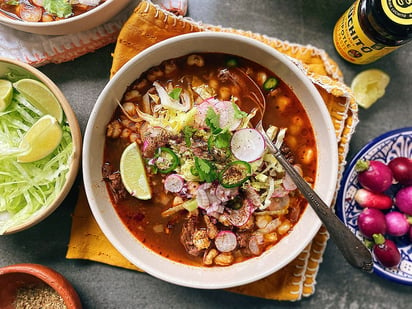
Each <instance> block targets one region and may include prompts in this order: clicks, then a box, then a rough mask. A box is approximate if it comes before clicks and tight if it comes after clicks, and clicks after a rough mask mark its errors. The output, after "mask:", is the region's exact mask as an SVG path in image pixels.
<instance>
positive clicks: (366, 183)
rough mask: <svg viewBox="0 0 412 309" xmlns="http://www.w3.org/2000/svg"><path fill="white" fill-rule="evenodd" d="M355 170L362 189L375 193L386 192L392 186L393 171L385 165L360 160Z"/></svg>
mask: <svg viewBox="0 0 412 309" xmlns="http://www.w3.org/2000/svg"><path fill="white" fill-rule="evenodd" d="M355 170H356V171H357V172H358V181H359V183H360V184H361V185H362V187H364V188H366V189H368V190H370V191H373V192H384V191H386V190H387V189H389V187H390V186H391V185H392V180H393V176H392V171H391V169H390V168H389V167H388V166H387V165H386V164H385V163H382V162H380V161H376V160H363V159H362V160H359V161H357V162H356V165H355Z"/></svg>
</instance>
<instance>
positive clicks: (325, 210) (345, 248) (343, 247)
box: [260, 130, 373, 272]
mask: <svg viewBox="0 0 412 309" xmlns="http://www.w3.org/2000/svg"><path fill="white" fill-rule="evenodd" d="M260 131H261V130H260ZM261 133H262V135H263V136H264V138H265V140H266V142H267V146H268V147H269V149H270V150H271V152H272V153H273V155H274V156H275V157H276V159H277V160H278V161H279V163H280V164H281V165H282V166H283V168H284V169H285V170H286V172H287V173H288V174H289V176H290V177H291V178H292V179H293V181H294V182H295V184H296V186H297V187H298V189H299V190H300V192H301V193H302V194H303V195H304V196H305V198H306V200H307V201H308V202H309V204H310V205H311V206H312V208H313V210H314V211H315V212H316V214H317V215H318V217H319V219H320V220H321V221H322V223H323V224H324V225H325V227H326V229H327V230H328V232H329V235H330V237H331V238H332V239H333V241H334V243H335V245H336V246H337V247H338V249H339V250H340V251H341V252H342V255H343V256H344V257H345V259H346V260H347V261H348V262H349V264H351V265H352V266H354V267H356V268H359V269H361V270H363V271H366V272H372V270H373V261H372V255H371V253H370V251H369V250H368V248H366V247H365V245H364V244H363V243H362V241H361V240H360V239H358V238H357V237H356V236H355V235H354V234H353V233H352V231H351V230H350V229H349V228H348V227H347V226H345V224H343V222H342V221H341V220H340V219H339V218H338V217H337V216H336V215H335V214H334V212H333V211H332V210H331V209H330V208H329V207H328V206H327V205H326V204H325V202H323V200H322V199H321V198H320V197H319V195H318V194H317V193H316V192H315V191H314V190H313V189H312V187H311V186H310V185H309V184H308V183H307V182H306V181H305V180H304V179H303V177H302V176H301V175H300V174H299V173H298V172H297V170H296V169H295V168H294V167H293V166H292V165H291V164H290V163H289V162H288V161H287V160H286V158H285V157H284V156H283V155H282V153H281V152H280V151H279V149H277V148H276V147H275V146H274V145H273V143H272V142H271V141H270V140H269V138H268V137H267V135H266V134H265V133H264V132H262V131H261Z"/></svg>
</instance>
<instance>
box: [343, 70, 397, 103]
mask: <svg viewBox="0 0 412 309" xmlns="http://www.w3.org/2000/svg"><path fill="white" fill-rule="evenodd" d="M389 81H390V77H389V75H388V74H386V73H385V72H383V71H381V70H378V69H369V70H365V71H362V72H360V73H359V74H358V75H356V76H355V78H354V79H353V80H352V84H351V89H352V91H353V94H354V96H355V100H356V102H357V103H358V105H359V106H362V107H363V108H369V107H370V106H372V104H373V103H375V102H376V101H377V100H378V99H379V98H381V97H382V96H383V95H384V94H385V88H386V86H388V84H389Z"/></svg>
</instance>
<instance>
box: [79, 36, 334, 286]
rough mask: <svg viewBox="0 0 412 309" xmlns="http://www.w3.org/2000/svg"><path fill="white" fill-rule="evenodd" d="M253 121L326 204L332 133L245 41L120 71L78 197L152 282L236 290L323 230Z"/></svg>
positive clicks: (286, 74)
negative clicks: (82, 191) (83, 193)
mask: <svg viewBox="0 0 412 309" xmlns="http://www.w3.org/2000/svg"><path fill="white" fill-rule="evenodd" d="M259 121H262V122H263V124H264V127H265V129H266V130H267V133H268V134H269V135H270V136H271V138H272V140H273V142H274V143H277V144H278V146H279V147H280V149H281V151H282V152H283V154H284V155H285V156H286V157H287V158H288V160H289V161H290V162H291V163H292V164H293V165H294V166H295V168H296V169H298V170H299V172H300V173H301V174H302V175H303V177H304V178H305V179H306V181H307V182H309V183H310V184H311V185H312V186H313V187H314V188H315V190H316V191H317V192H318V194H319V195H320V196H321V197H322V198H323V199H324V200H325V202H326V203H331V202H332V200H333V196H334V192H335V188H336V181H337V169H338V161H337V160H338V159H337V143H336V139H335V133H334V132H335V131H334V128H333V125H332V123H331V119H330V116H329V114H328V111H327V110H326V108H325V105H324V102H323V100H322V98H321V97H320V95H319V93H318V92H317V90H316V88H315V87H314V86H313V84H312V83H311V82H310V81H309V80H308V79H307V77H306V76H305V75H304V74H303V73H302V72H301V71H300V70H299V69H298V68H297V67H296V66H295V65H294V64H293V63H292V62H291V61H290V60H289V59H287V58H286V57H285V56H283V55H281V54H279V53H278V52H276V51H275V50H273V49H272V48H270V47H268V46H266V45H265V44H262V43H260V42H257V41H255V40H253V39H249V38H245V37H242V36H238V35H233V34H224V33H195V34H187V35H182V36H178V37H176V38H172V39H168V40H166V41H163V42H160V43H158V44H156V45H154V46H152V47H150V48H148V49H147V50H145V51H143V52H142V53H140V54H139V55H137V56H136V57H135V58H133V59H132V60H130V61H129V62H128V63H126V64H125V65H124V67H123V68H122V69H121V70H119V71H118V72H117V73H116V74H115V76H114V77H113V78H112V80H111V81H110V82H109V83H108V84H107V86H106V87H105V89H104V90H103V92H102V93H101V95H100V97H99V99H98V101H97V103H96V105H95V107H94V109H93V111H92V114H91V117H90V121H89V123H88V125H87V128H86V132H85V143H84V144H85V146H84V157H83V174H84V181H85V187H86V193H87V197H88V200H89V203H90V206H91V209H92V212H93V214H94V216H95V218H96V220H97V222H98V224H99V225H100V227H101V228H102V231H103V232H104V234H105V235H106V236H107V238H108V239H109V241H110V242H111V243H112V244H113V245H114V246H115V247H116V248H117V249H118V250H119V251H120V252H121V253H122V254H123V255H124V256H125V257H126V258H127V259H128V260H129V261H131V262H132V263H133V264H135V265H136V266H138V267H140V268H141V269H143V270H145V271H147V272H148V273H150V274H152V275H153V276H155V277H157V278H160V279H162V280H166V281H168V282H172V283H175V284H179V285H183V286H190V287H195V288H210V289H215V288H227V287H233V286H238V285H241V284H245V283H249V282H252V281H256V280H258V279H261V278H263V277H265V276H267V275H269V274H271V273H273V272H275V271H277V270H279V269H280V268H282V267H283V266H285V265H287V264H288V263H289V262H291V261H292V260H293V259H294V258H296V257H297V255H298V254H299V253H300V252H301V251H302V250H303V249H304V248H305V247H306V246H307V244H308V243H309V242H310V241H311V240H312V239H313V237H314V236H315V234H316V232H317V231H318V229H319V227H320V226H321V222H320V220H319V219H318V218H317V216H316V214H315V213H314V212H313V210H312V209H311V208H310V207H309V206H308V205H307V202H306V201H305V199H304V198H303V197H302V195H301V194H300V192H299V191H298V190H297V189H296V186H295V185H294V183H293V182H292V181H291V179H290V178H289V176H288V175H287V174H286V173H285V171H284V170H283V168H282V167H281V166H280V165H279V163H278V162H277V161H276V159H275V158H274V157H273V155H272V154H271V153H270V152H269V151H268V150H267V147H266V145H265V143H264V141H263V138H262V136H261V135H260V133H259V132H258V131H257V130H255V129H254V128H255V126H256V124H257V123H258V122H259Z"/></svg>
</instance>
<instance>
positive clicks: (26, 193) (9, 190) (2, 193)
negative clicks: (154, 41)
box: [0, 58, 81, 235]
mask: <svg viewBox="0 0 412 309" xmlns="http://www.w3.org/2000/svg"><path fill="white" fill-rule="evenodd" d="M22 78H32V79H36V80H38V81H40V82H42V83H43V84H44V85H46V86H47V87H48V88H49V89H50V90H51V91H52V93H53V94H54V95H55V96H56V98H57V99H58V101H59V103H60V104H61V106H62V109H63V113H64V117H63V121H62V123H61V127H62V131H63V137H62V140H61V142H60V144H59V146H58V147H57V148H56V149H55V150H54V151H53V152H52V153H51V154H50V155H48V156H46V157H45V158H43V159H40V160H38V161H35V162H31V163H19V162H18V160H17V155H18V154H19V143H20V141H21V139H22V136H23V135H24V133H25V132H27V130H28V129H29V128H30V127H31V126H32V125H33V124H34V123H35V122H36V121H37V120H38V119H40V118H41V117H42V116H43V114H42V112H40V111H39V110H37V109H36V108H34V107H33V106H31V105H30V103H29V102H28V101H27V100H26V99H25V98H24V96H22V95H21V94H19V93H18V92H17V91H14V93H13V99H12V101H11V103H10V104H9V105H8V107H7V108H6V109H5V110H4V111H1V112H0V235H5V234H11V233H15V232H18V231H22V230H25V229H27V228H29V227H31V226H33V225H35V224H37V223H39V222H40V221H42V220H43V219H44V218H46V217H47V216H48V215H50V214H51V213H52V212H53V211H54V210H55V209H56V208H57V207H58V206H59V205H60V204H61V202H62V201H63V200H64V198H65V197H66V195H67V194H68V192H69V191H70V189H71V187H72V185H73V183H74V180H75V178H76V175H77V173H78V169H79V162H80V153H81V133H80V127H79V124H78V121H77V118H76V116H75V114H74V112H73V111H72V109H71V107H70V105H69V103H68V102H67V100H66V99H65V97H64V95H63V94H62V93H61V91H60V90H59V89H58V88H57V86H56V85H55V84H54V83H53V82H52V81H51V80H50V79H49V78H48V77H46V76H45V75H44V74H43V73H41V72H40V71H38V70H37V69H35V68H33V67H31V66H29V65H27V64H25V63H21V62H18V61H14V60H11V59H6V58H0V79H7V80H9V81H11V82H16V81H18V80H20V79H22Z"/></svg>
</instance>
